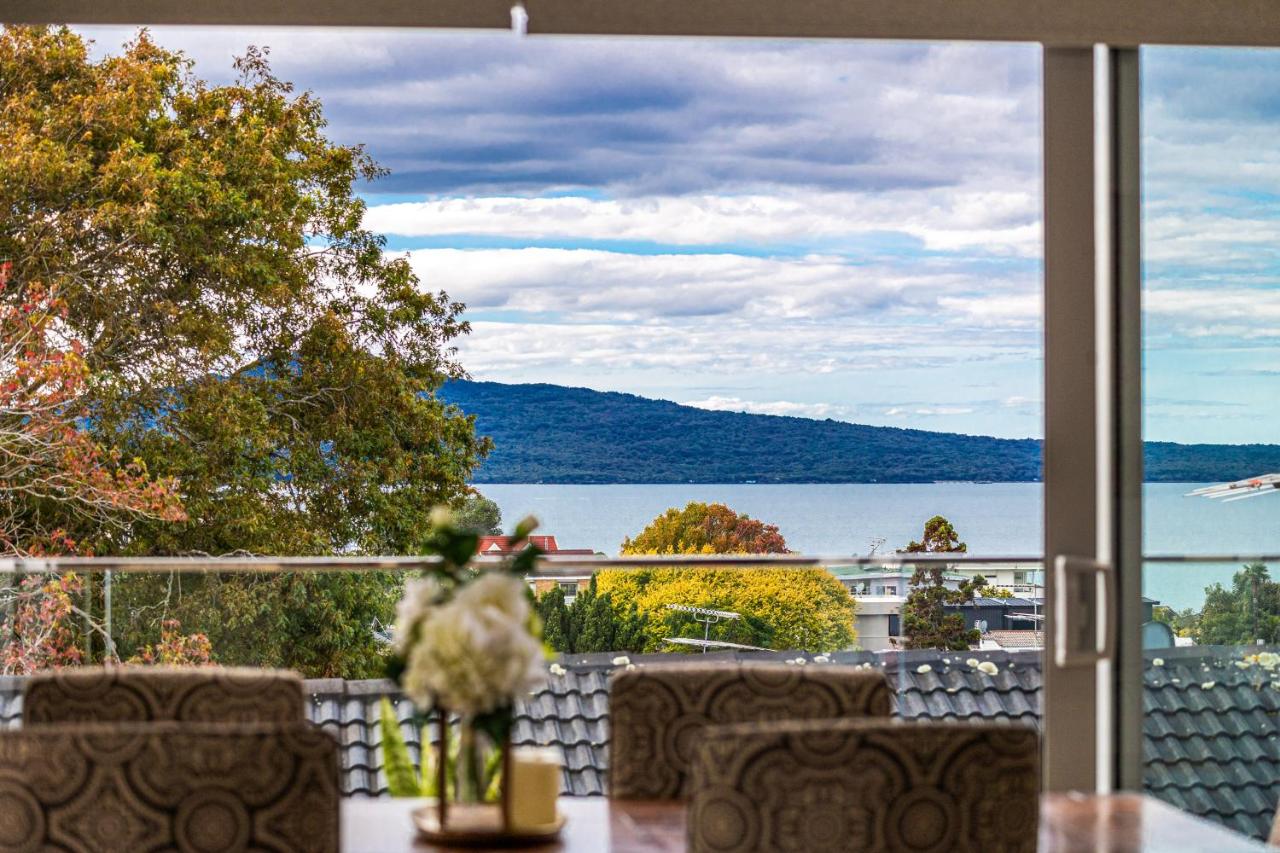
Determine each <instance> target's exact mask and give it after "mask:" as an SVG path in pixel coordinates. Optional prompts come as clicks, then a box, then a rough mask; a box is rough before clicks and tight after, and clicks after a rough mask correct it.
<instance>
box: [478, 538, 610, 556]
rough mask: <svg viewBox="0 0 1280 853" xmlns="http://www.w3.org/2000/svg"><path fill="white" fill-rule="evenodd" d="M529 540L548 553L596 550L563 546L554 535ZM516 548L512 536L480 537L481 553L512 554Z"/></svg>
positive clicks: (586, 553)
mask: <svg viewBox="0 0 1280 853" xmlns="http://www.w3.org/2000/svg"><path fill="white" fill-rule="evenodd" d="M529 542H530V543H531V544H533V545H534V546H535V547H537V548H540V549H541V550H543V551H545V552H546V553H548V554H585V555H591V554H594V553H595V551H592V550H591V549H590V548H561V547H560V546H559V545H558V544H557V543H556V537H554V536H530V537H529ZM514 550H515V549H513V548H512V547H511V537H510V536H481V537H480V554H481V555H485V554H490V555H499V554H511V553H513V552H514Z"/></svg>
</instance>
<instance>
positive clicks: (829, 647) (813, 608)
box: [596, 567, 858, 652]
mask: <svg viewBox="0 0 1280 853" xmlns="http://www.w3.org/2000/svg"><path fill="white" fill-rule="evenodd" d="M596 584H597V588H598V590H599V591H600V592H601V593H605V592H608V593H612V597H613V603H614V606H615V607H620V608H629V607H630V605H631V602H633V601H634V602H635V603H636V607H637V608H638V609H639V611H640V613H641V614H643V615H645V616H648V617H650V618H649V620H648V629H647V633H648V635H649V636H648V643H647V644H646V648H645V650H646V651H660V650H663V649H664V647H666V648H670V647H669V646H666V644H664V643H663V642H662V639H663V637H664V636H666V627H667V626H666V619H665V617H666V616H667V610H666V605H668V604H688V605H692V606H695V607H707V608H713V609H716V610H730V611H733V612H735V613H740V614H742V615H743V616H744V617H755V618H756V619H759V620H761V621H763V622H765V623H767V624H768V625H769V627H770V628H772V629H773V639H772V647H773V648H774V649H778V650H792V649H794V650H801V651H809V652H833V651H840V650H842V649H848V648H851V647H853V646H854V645H855V644H856V643H857V639H858V635H857V631H856V630H855V628H854V624H853V618H854V612H855V609H856V603H855V601H854V599H853V596H851V595H849V592H848V590H846V589H845V587H844V585H843V584H841V583H840V581H839V580H837V579H836V577H835V575H833V574H831V572H829V571H827V570H826V569H811V568H799V569H791V568H778V569H711V568H706V569H704V568H697V567H680V568H659V569H643V570H627V569H604V570H602V571H601V572H599V573H598V574H597V575H596ZM714 631H715V629H714V628H713V633H712V637H713V638H714V637H715V636H716V634H715V633H714ZM690 636H691V635H690ZM698 636H701V635H700V634H699V635H698Z"/></svg>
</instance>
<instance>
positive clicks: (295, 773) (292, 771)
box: [0, 722, 339, 853]
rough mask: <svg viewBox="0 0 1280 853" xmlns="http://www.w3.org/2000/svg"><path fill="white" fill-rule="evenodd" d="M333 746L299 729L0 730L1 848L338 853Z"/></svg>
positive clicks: (139, 726) (72, 852)
mask: <svg viewBox="0 0 1280 853" xmlns="http://www.w3.org/2000/svg"><path fill="white" fill-rule="evenodd" d="M338 803H339V793H338V746H337V743H336V742H335V741H334V739H333V738H332V737H330V736H329V735H328V734H326V733H325V732H323V731H322V730H320V729H318V728H316V727H314V726H312V725H310V724H309V723H305V722H292V723H272V724H247V723H230V724H228V723H213V724H210V723H174V722H157V723H67V724H63V725H39V726H32V727H30V728H25V729H15V730H10V731H5V732H0V815H2V816H3V817H2V818H0V851H6V852H7V853H8V851H15V852H16V851H28V850H29V851H35V850H62V851H69V853H135V851H139V850H177V851H182V853H207V851H215V850H217V851H232V850H261V851H267V850H270V851H279V853H294V852H295V851H296V853H336V851H337V850H338V843H339V841H338Z"/></svg>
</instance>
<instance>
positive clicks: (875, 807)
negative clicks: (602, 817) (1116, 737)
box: [688, 720, 1040, 853]
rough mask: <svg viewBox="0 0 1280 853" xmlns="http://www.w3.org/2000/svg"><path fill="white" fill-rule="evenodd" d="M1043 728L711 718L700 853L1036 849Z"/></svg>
mask: <svg viewBox="0 0 1280 853" xmlns="http://www.w3.org/2000/svg"><path fill="white" fill-rule="evenodd" d="M1039 787H1040V749H1039V736H1038V735H1037V733H1036V731H1035V729H1033V728H1031V727H1029V726H1023V725H1014V724H1009V723H999V722H945V723H944V722H929V721H925V722H905V721H901V720H842V721H807V722H784V723H761V724H743V725H734V726H716V727H710V728H707V729H706V730H705V731H704V732H703V735H702V737H701V738H700V739H699V744H698V748H697V749H696V750H695V756H694V762H693V768H692V796H691V799H690V810H689V823H688V831H689V850H690V851H692V853H727V851H734V853H748V851H783V852H784V853H785V851H795V853H801V851H803V853H834V851H849V853H852V851H865V853H925V851H929V853H1034V851H1035V849H1036V832H1037V828H1038V822H1039Z"/></svg>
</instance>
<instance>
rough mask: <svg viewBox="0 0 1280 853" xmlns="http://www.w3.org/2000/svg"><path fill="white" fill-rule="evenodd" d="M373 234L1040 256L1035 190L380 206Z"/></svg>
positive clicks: (371, 214)
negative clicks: (900, 241)
mask: <svg viewBox="0 0 1280 853" xmlns="http://www.w3.org/2000/svg"><path fill="white" fill-rule="evenodd" d="M365 225H366V226H367V227H368V228H370V229H372V230H374V231H377V232H380V233H384V234H392V235H398V236H405V237H423V236H430V237H436V238H438V237H444V236H450V235H482V236H492V237H508V238H509V237H515V238H525V239H551V238H557V239H573V240H615V241H646V242H653V243H660V244H668V245H680V246H690V245H723V244H737V245H752V246H766V247H767V246H776V245H779V244H783V245H786V244H797V243H800V244H804V243H810V244H812V243H814V242H817V243H818V244H819V245H821V244H822V243H824V242H825V243H835V244H837V245H838V244H840V243H841V242H844V243H846V244H847V243H848V242H849V241H851V240H852V239H854V238H856V237H859V236H860V235H867V234H871V235H884V234H885V233H886V232H896V233H898V234H901V235H905V236H908V237H912V238H915V239H917V240H919V241H920V243H921V245H922V247H923V248H925V249H929V250H935V251H958V250H970V251H977V252H979V253H982V254H988V253H989V254H996V255H1001V254H1004V255H1016V256H1020V257H1038V256H1039V254H1040V224H1039V200H1038V196H1037V194H1036V189H1035V188H1034V187H1028V188H1027V189H1026V190H1023V191H1016V190H1012V191H1007V192H980V191H957V192H954V193H941V192H939V191H937V190H896V191H893V192H883V193H805V194H803V195H802V194H796V193H787V194H777V195H759V194H754V195H744V196H718V195H696V196H680V197H671V196H647V197H641V198H628V199H619V200H598V199H590V198H582V197H561V198H520V197H498V198H494V197H479V198H450V199H433V200H429V201H421V202H404V203H399V204H381V205H377V206H374V207H371V208H370V209H369V211H368V213H367V215H366V216H365Z"/></svg>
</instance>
